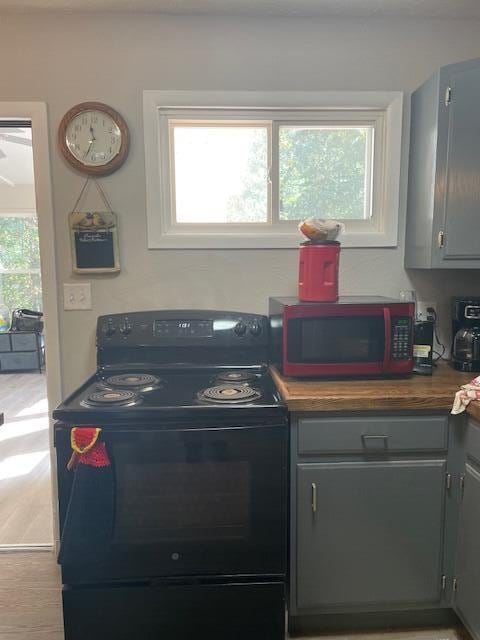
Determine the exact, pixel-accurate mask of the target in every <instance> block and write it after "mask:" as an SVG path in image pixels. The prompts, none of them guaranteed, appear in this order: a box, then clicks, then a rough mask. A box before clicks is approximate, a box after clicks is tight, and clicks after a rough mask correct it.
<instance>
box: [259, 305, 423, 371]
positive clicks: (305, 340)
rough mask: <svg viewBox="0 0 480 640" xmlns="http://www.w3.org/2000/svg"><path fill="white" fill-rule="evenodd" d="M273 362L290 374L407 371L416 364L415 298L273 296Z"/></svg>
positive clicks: (271, 337) (271, 351)
mask: <svg viewBox="0 0 480 640" xmlns="http://www.w3.org/2000/svg"><path fill="white" fill-rule="evenodd" d="M269 306H270V310H269V315H270V360H271V362H272V363H273V364H275V365H276V366H277V367H278V368H279V369H280V370H281V371H282V373H283V374H284V375H286V376H302V377H321V376H324V377H327V376H332V377H333V376H388V375H405V374H409V373H411V372H412V368H413V353H412V352H413V321H414V313H415V307H414V304H413V302H402V301H398V300H391V299H389V298H382V297H364V296H359V297H357V296H356V297H353V296H351V297H343V298H339V300H338V301H337V302H323V303H322V302H301V301H300V300H298V298H270V305H269Z"/></svg>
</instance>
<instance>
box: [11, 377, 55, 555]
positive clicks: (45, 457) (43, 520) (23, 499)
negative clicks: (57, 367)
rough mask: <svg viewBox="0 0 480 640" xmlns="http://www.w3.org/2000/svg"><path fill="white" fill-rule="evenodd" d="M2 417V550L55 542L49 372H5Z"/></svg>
mask: <svg viewBox="0 0 480 640" xmlns="http://www.w3.org/2000/svg"><path fill="white" fill-rule="evenodd" d="M0 413H3V414H4V419H5V423H4V424H3V425H2V426H0V546H2V545H32V544H33V545H35V544H51V543H52V541H53V529H52V493H51V476H50V444H49V434H48V406H47V395H46V384H45V374H39V373H16V374H1V375H0Z"/></svg>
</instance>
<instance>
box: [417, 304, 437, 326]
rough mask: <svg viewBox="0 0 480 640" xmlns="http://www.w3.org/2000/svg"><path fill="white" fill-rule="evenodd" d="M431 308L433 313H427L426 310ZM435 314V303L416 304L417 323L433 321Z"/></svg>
mask: <svg viewBox="0 0 480 640" xmlns="http://www.w3.org/2000/svg"><path fill="white" fill-rule="evenodd" d="M430 307H431V308H432V309H433V310H434V312H435V313H429V312H428V311H427V309H428V308H430ZM436 313H437V303H436V302H422V301H420V302H417V306H416V316H417V320H418V321H419V322H424V321H425V320H435V317H436V316H435V314H436Z"/></svg>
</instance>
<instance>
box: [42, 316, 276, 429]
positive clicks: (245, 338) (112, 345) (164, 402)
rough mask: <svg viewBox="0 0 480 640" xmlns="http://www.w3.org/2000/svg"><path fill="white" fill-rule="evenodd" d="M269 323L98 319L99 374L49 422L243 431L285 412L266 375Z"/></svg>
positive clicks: (242, 319)
mask: <svg viewBox="0 0 480 640" xmlns="http://www.w3.org/2000/svg"><path fill="white" fill-rule="evenodd" d="M268 336H269V326H268V318H267V317H266V316H261V315H258V314H252V313H239V312H236V311H209V310H191V309H190V310H188V309H187V310H185V309H184V310H181V309H171V310H158V311H137V312H133V313H121V314H112V315H109V316H100V317H99V318H98V321H97V373H96V374H95V375H93V376H92V377H90V378H89V379H88V380H86V382H85V383H84V384H83V385H82V386H81V387H80V388H79V389H77V390H76V391H75V392H74V393H72V394H71V395H70V396H69V397H68V398H67V399H66V400H65V401H64V402H63V403H62V404H61V405H60V406H59V407H58V408H57V409H55V411H54V412H53V417H54V418H55V419H56V420H59V421H61V422H62V423H64V424H66V425H74V424H83V425H85V424H98V425H108V424H119V423H121V424H129V425H132V424H134V423H137V424H139V425H142V424H146V423H150V424H157V426H158V425H163V424H166V423H168V421H175V420H180V419H181V420H182V422H184V421H186V420H188V421H192V422H195V421H196V422H197V423H198V424H200V422H201V423H202V424H205V420H209V421H217V422H218V423H220V422H221V421H223V423H224V424H229V425H235V424H236V425H237V426H242V425H244V424H246V421H248V420H252V421H255V422H256V423H257V424H259V423H261V422H262V421H264V420H268V419H269V416H272V417H277V418H278V417H279V414H281V416H282V419H283V417H284V416H285V415H286V407H285V405H284V404H283V402H282V400H281V398H280V396H279V394H278V392H277V390H276V388H275V385H274V383H273V380H272V378H271V376H270V373H269V371H268V366H267V364H266V363H267V362H268V347H269V337H268Z"/></svg>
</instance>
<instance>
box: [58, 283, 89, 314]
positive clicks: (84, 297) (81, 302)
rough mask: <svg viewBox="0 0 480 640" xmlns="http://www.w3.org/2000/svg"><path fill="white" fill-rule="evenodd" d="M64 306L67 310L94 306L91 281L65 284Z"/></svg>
mask: <svg viewBox="0 0 480 640" xmlns="http://www.w3.org/2000/svg"><path fill="white" fill-rule="evenodd" d="M63 308H64V309H65V310H66V311H78V310H80V309H91V308H92V290H91V288H90V283H89V282H78V283H75V284H70V283H64V285H63Z"/></svg>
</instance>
